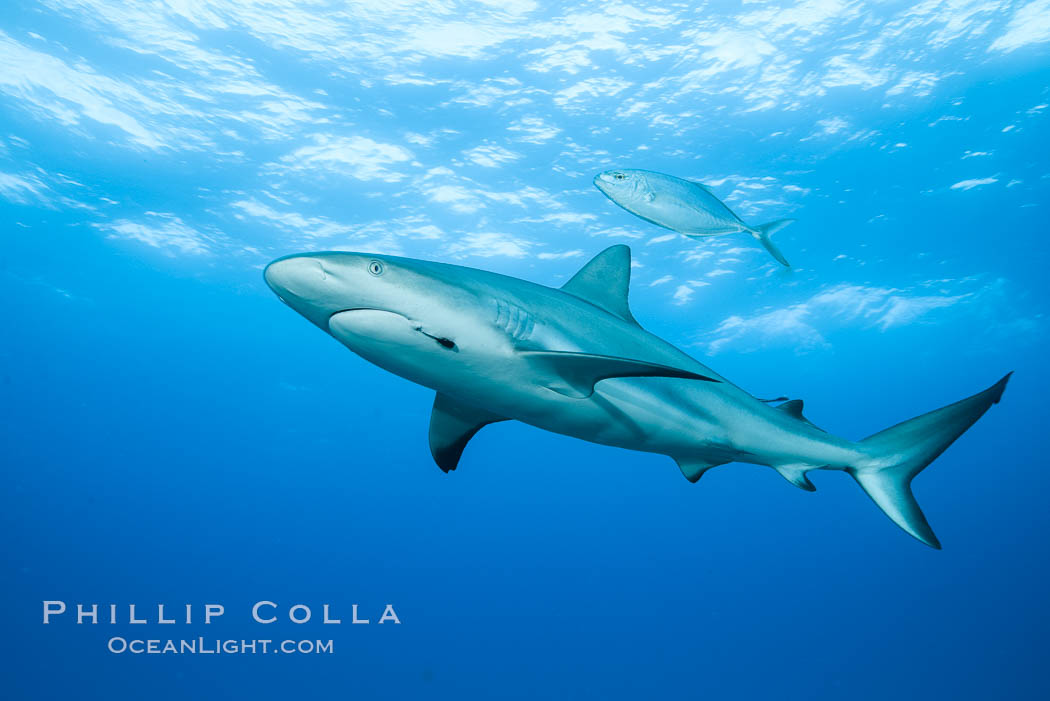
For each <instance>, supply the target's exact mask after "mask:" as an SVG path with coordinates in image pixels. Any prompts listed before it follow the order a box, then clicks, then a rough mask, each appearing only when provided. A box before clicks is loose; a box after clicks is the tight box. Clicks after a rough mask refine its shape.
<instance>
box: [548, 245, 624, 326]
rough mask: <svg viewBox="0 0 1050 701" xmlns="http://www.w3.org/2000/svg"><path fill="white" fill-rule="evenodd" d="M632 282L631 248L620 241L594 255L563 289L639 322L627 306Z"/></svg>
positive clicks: (608, 310) (619, 315)
mask: <svg viewBox="0 0 1050 701" xmlns="http://www.w3.org/2000/svg"><path fill="white" fill-rule="evenodd" d="M630 284H631V249H630V248H628V247H627V246H624V245H623V244H619V245H616V246H610V247H609V248H606V249H605V250H604V251H602V252H601V253H599V254H598V255H596V256H595V257H594V258H592V259H591V261H590V262H589V263H587V264H586V265H585V266H583V267H582V268H580V270H579V271H578V272H577V273H576V274H575V275H573V276H572V279H571V280H569V281H568V282H567V283H565V284H564V285H562V287H561V289H562V291H563V292H568V293H569V294H571V295H575V296H576V297H579V298H580V299H582V300H584V301H587V302H590V303H591V304H593V305H594V306H596V307H598V308H599V309H604V310H605V311H607V312H609V313H610V314H613V315H615V316H618V317H620V318H621V319H623V320H624V321H629V322H631V323H632V324H637V323H638V322H637V321H635V319H634V316H633V315H632V314H631V309H630V307H629V306H628V305H627V290H628V288H629V287H630Z"/></svg>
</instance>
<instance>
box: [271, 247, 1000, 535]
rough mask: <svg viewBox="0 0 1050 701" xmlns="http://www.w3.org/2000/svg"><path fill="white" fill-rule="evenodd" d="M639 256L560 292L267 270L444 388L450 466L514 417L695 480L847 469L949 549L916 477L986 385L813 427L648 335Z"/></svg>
mask: <svg viewBox="0 0 1050 701" xmlns="http://www.w3.org/2000/svg"><path fill="white" fill-rule="evenodd" d="M630 271H631V253H630V249H629V248H628V247H627V246H623V245H617V246H612V247H610V248H607V249H605V250H604V251H602V252H601V253H599V254H598V255H597V256H595V257H594V258H593V259H592V260H591V261H590V262H588V263H587V264H586V265H584V266H583V268H581V269H580V270H579V271H578V272H577V273H576V274H575V275H574V276H573V277H572V278H571V279H570V280H569V281H568V282H566V283H565V284H564V285H561V286H560V287H558V288H554V287H547V286H544V285H540V284H536V283H533V282H528V281H526V280H522V279H518V278H514V277H508V276H505V275H500V274H497V273H492V272H487V271H483V270H478V269H475V268H469V267H463V266H458V265H451V264H446V263H439V262H431V261H426V260H417V259H411V258H402V257H395V256H388V255H376V254H371V253H350V252H341V251H336V252H321V253H307V254H299V255H292V256H286V257H283V258H279V259H277V260H275V261H273V262H272V263H270V264H269V265H268V266H267V267H266V269H265V273H264V276H265V280H266V283H267V284H268V285H269V287H270V288H271V289H272V290H273V291H274V292H275V293H276V294H277V296H278V297H279V298H280V299H281V300H282V301H283V302H284V303H285V304H287V305H288V306H289V307H291V308H292V309H293V310H295V311H296V312H298V313H299V314H300V315H302V316H303V317H305V318H306V319H307V320H308V321H310V322H311V323H313V324H314V325H316V326H317V327H319V328H320V329H321V330H322V331H324V332H325V333H327V334H328V335H330V336H332V337H333V338H334V339H336V340H337V341H339V342H340V343H342V344H343V345H345V346H346V347H347V348H349V349H350V350H351V351H353V352H354V353H356V354H358V355H359V356H361V357H362V358H364V359H365V360H367V361H370V362H371V363H374V364H375V365H377V366H379V367H380V368H383V369H385V370H387V371H389V372H392V373H394V374H396V375H399V376H401V377H403V378H405V379H407V380H409V381H411V382H415V383H418V384H420V385H423V386H425V387H428V388H430V389H432V390H434V391H435V393H436V396H435V398H434V404H433V408H432V411H431V417H430V429H429V444H430V446H429V447H430V452H431V455H432V456H433V459H434V461H435V462H436V463H437V465H438V467H440V468H441V469H442V470H444V471H445V472H446V473H447V472H450V471H452V470H455V469H456V467H457V465H458V464H459V462H460V460H461V458H462V455H463V452H464V450H465V448H466V446H467V444H468V443H469V441H470V440H471V438H472V437H473V436H474V435H476V434H477V432H478V431H480V430H481V429H483V428H484V427H485V426H487V425H489V424H493V423H496V422H500V421H508V420H515V421H520V422H523V423H525V424H529V425H531V426H535V427H537V428H540V429H543V430H546V431H553V432H555V433H559V434H564V435H567V436H572V437H575V438H579V439H582V440H585V441H591V442H593V443H598V444H603V445H609V446H616V447H619V448H626V449H630V450H636V451H644V452H649V453H659V454H663V455H667V456H670V458H672V459H673V460H674V461H675V462H676V463H677V465H678V467H679V468H680V469H681V472H682V474H683V475H684V476H685V477H686V479H688V480H689V481H690V482H697V481H698V480H699V479H700V478H701V476H702V475H704V474H705V473H706V472H707V471H708V470H710V469H712V468H714V467H716V466H719V465H725V464H727V463H732V462H738V463H751V464H757V465H766V466H769V467H771V468H773V469H774V470H776V471H777V472H778V473H779V474H780V475H782V476H783V477H784V478H785V479H787V481H788V482H790V483H791V484H793V485H795V486H796V487H799V488H801V489H804V490H807V491H813V490H814V489H815V487H814V485H813V483H812V482H811V481H810V479H809V477H808V476H807V473H808V472H810V471H812V470H838V471H842V472H845V473H847V474H848V475H850V476H851V477H852V478H853V479H854V480H856V482H857V483H858V484H859V485H860V487H861V488H862V489H863V490H864V491H865V492H866V493H867V495H868V496H869V497H871V499H872V501H874V502H875V504H876V505H877V506H878V507H879V508H880V509H881V510H882V511H883V513H885V514H886V516H888V517H889V518H890V520H892V521H893V522H894V523H895V524H897V525H898V526H899V527H900V528H901V529H903V530H904V531H905V532H907V533H908V534H910V535H911V536H913V537H915V538H916V539H918V540H919V541H921V542H923V543H925V544H926V545H929V546H931V547H933V548H937V549H939V548H940V547H941V546H940V542H939V541H938V539H937V537H936V535H934V532H933V530H932V529H931V527H930V525H929V523H928V522H927V520H926V517H925V516H924V515H923V512H922V510H921V509H920V508H919V505H918V502H917V501H916V500H915V497H914V495H913V492H912V489H911V482H912V479H913V478H914V477H915V476H916V475H918V474H919V472H921V471H922V470H923V468H925V467H926V466H927V465H929V464H930V463H931V462H932V461H933V460H934V459H935V458H937V457H938V456H939V455H940V454H941V453H942V452H943V451H944V450H945V449H946V448H948V446H949V445H951V444H952V443H953V442H954V441H955V440H956V439H957V438H958V437H959V436H960V435H962V434H963V432H965V431H966V430H967V429H969V428H970V426H971V425H973V424H974V422H976V421H977V419H979V418H980V417H981V416H982V415H983V414H984V413H985V412H986V411H987V410H988V408H989V407H991V405H992V404H995V403H998V402H999V400H1000V397H1001V396H1002V394H1003V390H1004V389H1005V387H1006V384H1007V381H1008V380H1009V378H1010V375H1009V374H1007V375H1006V376H1004V377H1003V378H1002V379H1000V380H999V381H998V382H996V383H995V384H994V385H992V386H991V387H989V388H988V389H985V390H984V391H982V392H979V393H977V394H974V395H973V396H970V397H968V398H966V399H962V400H961V401H958V402H956V403H954V404H950V405H948V406H945V407H942V408H940V409H936V410H934V411H931V412H929V413H926V414H923V415H921V416H918V417H916V418H913V419H910V420H907V421H904V422H903V423H900V424H898V425H896V426H893V427H891V428H888V429H886V430H884V431H880V432H879V433H876V434H874V435H872V436H869V437H868V438H865V439H864V440H861V441H852V440H848V439H845V438H840V437H837V436H835V435H832V434H831V433H828V432H826V431H825V430H823V429H821V428H818V427H817V426H815V425H814V424H813V423H811V422H810V421H809V420H808V419H807V418H806V417H805V416H804V415H803V413H802V410H803V402H802V400H799V399H793V400H788V401H785V402H783V403H781V404H777V405H773V404H771V401H776V400H761V399H758V398H756V397H754V396H752V395H751V394H749V393H748V392H746V391H745V390H743V389H741V388H740V387H738V386H736V385H734V384H733V383H732V382H730V381H729V380H727V379H726V378H725V377H722V376H721V375H719V374H718V373H717V372H715V371H714V370H712V369H710V368H708V367H707V366H705V365H704V364H702V363H700V362H699V361H697V360H695V359H694V358H692V357H690V356H689V355H687V354H686V353H684V352H682V351H681V350H679V349H678V348H676V347H674V346H673V345H671V344H670V343H668V342H666V341H664V340H662V339H660V338H658V337H657V336H655V335H653V334H652V333H649V332H648V331H646V330H645V329H643V328H642V326H641V325H640V324H639V323H638V321H637V320H636V319H635V317H634V315H633V314H632V313H631V310H630V308H629V306H628V289H629V285H630Z"/></svg>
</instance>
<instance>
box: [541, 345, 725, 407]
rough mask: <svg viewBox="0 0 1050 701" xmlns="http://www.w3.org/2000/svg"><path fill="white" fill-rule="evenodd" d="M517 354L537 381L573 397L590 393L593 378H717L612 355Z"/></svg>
mask: <svg viewBox="0 0 1050 701" xmlns="http://www.w3.org/2000/svg"><path fill="white" fill-rule="evenodd" d="M521 355H522V357H524V358H526V359H527V360H530V361H532V363H533V364H534V365H535V366H536V367H537V368H538V369H539V370H540V373H539V374H540V378H541V379H540V381H541V382H542V383H543V385H544V386H545V387H547V388H548V389H550V390H553V391H555V392H557V393H559V394H564V395H565V396H566V397H573V398H576V399H584V398H586V397H589V396H591V395H592V394H593V393H594V384H595V383H596V382H599V381H600V380H608V379H612V378H614V377H678V378H682V379H687V380H704V381H707V382H718V381H719V380H716V379H715V378H713V377H707V376H706V375H698V374H697V373H695V372H690V371H688V370H680V369H678V368H673V367H670V366H668V365H660V364H658V363H649V362H646V361H643V360H631V359H630V358H618V357H616V356H612V355H593V354H591V353H571V352H567V351H521Z"/></svg>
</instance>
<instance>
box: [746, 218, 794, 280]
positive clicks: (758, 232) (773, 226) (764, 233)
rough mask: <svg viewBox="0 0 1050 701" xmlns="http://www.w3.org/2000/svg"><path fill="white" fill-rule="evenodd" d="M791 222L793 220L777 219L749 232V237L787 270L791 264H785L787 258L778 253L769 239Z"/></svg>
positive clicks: (778, 250)
mask: <svg viewBox="0 0 1050 701" xmlns="http://www.w3.org/2000/svg"><path fill="white" fill-rule="evenodd" d="M793 221H795V220H794V219H777V220H776V221H771V222H769V223H768V224H762V225H760V226H756V227H755V228H754V229H752V230H751V235H752V236H754V237H755V240H756V241H758V242H759V243H760V244H762V245H763V246H765V247H766V250H767V251H769V255H771V256H773V257H774V258H776V259H777V262H778V263H780V264H781V265H784V266H787V267H789V268H790V267H791V263H788V262H787V258H785V257H784V254H783V253H781V252H780V249H779V248H777V247H776V246H774V245H773V241H772V239H770V238H769V237H770V236H772V235H773V234H775V233H776V232H778V231H780V230H781V229H783V228H784V227H785V226H787V225H788V224H790V223H792V222H793Z"/></svg>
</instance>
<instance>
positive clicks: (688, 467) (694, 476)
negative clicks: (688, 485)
mask: <svg viewBox="0 0 1050 701" xmlns="http://www.w3.org/2000/svg"><path fill="white" fill-rule="evenodd" d="M673 459H674V461H675V462H676V463H678V469H679V470H681V471H682V475H684V476H685V478H686V479H687V480H689V481H690V482H692V483H693V484H696V483H697V482H698V481H699V480H700V478H701V477H703V476H704V473H705V472H707V471H708V470H710V469H711V468H712V467H718V466H719V465H725V464H726V463H724V462H709V461H706V460H694V459H693V458H673Z"/></svg>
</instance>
